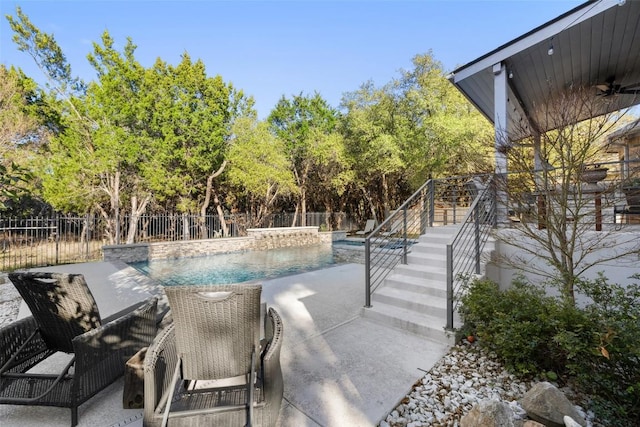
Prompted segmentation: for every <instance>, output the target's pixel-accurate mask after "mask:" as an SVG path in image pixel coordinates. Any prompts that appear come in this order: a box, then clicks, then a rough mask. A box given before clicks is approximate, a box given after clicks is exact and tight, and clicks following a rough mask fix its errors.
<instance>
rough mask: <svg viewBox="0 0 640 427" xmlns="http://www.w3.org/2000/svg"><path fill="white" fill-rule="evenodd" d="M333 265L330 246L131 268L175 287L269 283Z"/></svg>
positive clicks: (150, 263) (169, 261)
mask: <svg viewBox="0 0 640 427" xmlns="http://www.w3.org/2000/svg"><path fill="white" fill-rule="evenodd" d="M336 263H337V262H336V260H335V259H334V256H333V250H332V247H331V245H314V246H304V247H291V248H281V249H270V250H264V251H242V252H233V253H227V254H218V255H211V256H204V257H193V258H176V259H162V260H152V261H143V262H136V263H131V264H130V265H131V266H132V267H134V268H135V269H136V270H138V271H140V272H142V273H143V274H145V275H146V276H149V277H150V278H152V279H154V280H156V281H158V282H159V283H161V284H163V285H165V286H175V285H208V284H229V283H238V282H246V281H250V280H257V279H271V278H274V277H279V276H284V275H287V274H294V273H301V272H303V271H308V270H313V269H317V268H323V267H328V266H330V265H334V264H336Z"/></svg>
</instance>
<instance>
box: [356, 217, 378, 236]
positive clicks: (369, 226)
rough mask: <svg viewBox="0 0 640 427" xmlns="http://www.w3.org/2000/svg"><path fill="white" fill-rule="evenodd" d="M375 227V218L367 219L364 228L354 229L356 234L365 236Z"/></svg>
mask: <svg viewBox="0 0 640 427" xmlns="http://www.w3.org/2000/svg"><path fill="white" fill-rule="evenodd" d="M375 227H376V220H375V219H368V220H367V223H366V224H365V225H364V230H358V231H356V234H357V235H360V236H366V235H367V234H369V233H371V232H372V231H373V229H374V228H375Z"/></svg>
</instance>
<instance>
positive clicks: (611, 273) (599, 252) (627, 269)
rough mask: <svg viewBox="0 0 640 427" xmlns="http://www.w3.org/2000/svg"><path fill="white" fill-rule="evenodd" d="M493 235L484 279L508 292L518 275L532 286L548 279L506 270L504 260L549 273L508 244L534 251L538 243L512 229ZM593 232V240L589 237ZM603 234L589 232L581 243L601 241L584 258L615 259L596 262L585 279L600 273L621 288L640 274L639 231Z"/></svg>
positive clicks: (507, 267)
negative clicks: (494, 238) (525, 246)
mask: <svg viewBox="0 0 640 427" xmlns="http://www.w3.org/2000/svg"><path fill="white" fill-rule="evenodd" d="M496 233H497V239H496V243H495V253H494V256H493V257H492V259H493V261H491V262H490V263H489V264H488V265H487V269H486V276H487V278H489V279H491V280H493V281H495V282H496V283H498V284H499V285H500V288H501V289H507V288H508V287H509V286H511V283H512V282H513V279H514V278H516V276H517V275H523V276H524V277H525V278H526V279H527V280H528V281H529V282H531V283H540V282H542V281H544V280H547V279H548V278H547V277H545V276H543V275H541V274H535V273H532V272H524V271H522V270H519V269H517V268H514V267H509V266H507V263H506V262H505V261H504V260H512V261H513V260H518V259H520V260H522V261H523V262H526V263H527V265H528V268H529V270H538V271H545V270H546V271H548V270H549V268H550V267H549V266H547V265H546V264H545V263H544V261H543V260H542V259H541V258H540V257H537V256H534V255H532V254H531V253H530V252H525V251H524V250H522V249H520V248H519V247H516V246H515V245H513V244H509V243H508V242H510V241H517V242H518V245H519V246H522V245H523V244H526V245H527V246H528V247H530V248H535V247H537V246H540V243H539V242H536V241H534V240H533V239H530V238H525V236H523V235H522V234H521V233H519V232H517V231H516V230H514V229H504V230H497V231H496ZM592 233H593V238H590V236H591V234H592ZM603 233H607V232H606V231H605V232H596V231H589V232H587V233H585V234H586V235H585V236H583V241H585V242H597V241H599V239H603V241H602V242H601V243H600V244H599V245H598V246H599V249H598V248H596V247H595V246H594V247H591V248H590V250H593V252H592V253H589V255H587V257H586V260H585V262H593V261H597V260H602V259H605V258H612V257H614V258H615V257H617V258H615V259H611V260H608V261H602V262H600V263H598V265H596V266H594V267H592V268H591V269H589V270H587V271H586V272H585V274H584V278H586V279H595V278H596V277H597V276H598V272H603V273H604V276H605V277H606V278H607V279H608V282H609V283H617V284H620V285H625V284H628V283H630V281H631V279H630V277H631V276H632V275H634V274H640V228H639V229H638V230H633V231H612V232H609V233H608V234H606V235H605V234H603ZM513 239H516V240H513ZM542 250H543V249H542V248H540V249H539V251H542ZM501 260H503V261H501ZM577 300H578V302H580V301H584V298H583V297H581V296H579V295H578V296H577Z"/></svg>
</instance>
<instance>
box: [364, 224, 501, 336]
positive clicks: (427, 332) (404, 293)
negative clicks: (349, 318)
mask: <svg viewBox="0 0 640 427" xmlns="http://www.w3.org/2000/svg"><path fill="white" fill-rule="evenodd" d="M458 227H459V226H457V225H451V226H442V227H432V228H429V229H428V231H427V232H426V234H424V235H422V236H420V238H419V240H418V242H417V243H414V244H413V245H412V246H411V252H410V253H409V254H408V255H407V264H398V265H397V266H396V267H395V268H394V270H393V271H392V272H391V274H389V276H388V277H387V278H386V279H385V281H384V282H383V283H382V285H381V286H380V287H379V288H378V289H376V290H375V291H374V292H373V294H372V295H371V307H370V308H363V316H364V317H365V318H368V319H371V320H375V321H379V322H382V323H384V324H386V325H390V326H393V327H396V328H399V329H402V330H405V331H408V332H412V333H414V334H417V335H421V336H424V337H426V338H428V339H431V340H434V341H436V342H441V343H445V344H449V345H453V344H455V336H454V334H453V333H452V332H450V331H445V326H446V315H447V305H446V303H447V269H446V262H447V256H446V248H447V244H448V243H449V241H450V240H451V239H452V238H453V236H454V234H455V233H456V232H457V231H458ZM487 247H488V248H485V253H486V252H487V249H489V250H491V249H493V245H492V244H491V242H490V241H489V242H487ZM483 258H485V259H486V257H483ZM457 324H459V323H457Z"/></svg>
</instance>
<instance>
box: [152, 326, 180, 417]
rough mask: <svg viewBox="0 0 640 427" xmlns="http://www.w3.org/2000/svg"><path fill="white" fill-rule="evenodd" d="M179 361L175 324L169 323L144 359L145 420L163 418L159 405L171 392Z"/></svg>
mask: <svg viewBox="0 0 640 427" xmlns="http://www.w3.org/2000/svg"><path fill="white" fill-rule="evenodd" d="M177 362H178V352H177V350H176V340H175V324H173V323H171V324H169V325H168V326H167V327H166V328H165V329H164V330H163V331H162V332H160V334H158V336H157V337H156V339H155V340H154V341H153V343H152V344H151V346H150V347H149V349H148V350H147V354H146V356H145V359H144V422H145V425H155V423H153V422H152V421H153V420H154V419H156V421H158V420H161V419H162V412H161V411H162V408H161V407H159V404H160V403H161V400H162V397H163V396H164V395H165V394H167V393H168V392H169V390H168V388H169V386H170V384H171V379H172V374H173V370H174V368H175V366H176V363H177Z"/></svg>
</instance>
